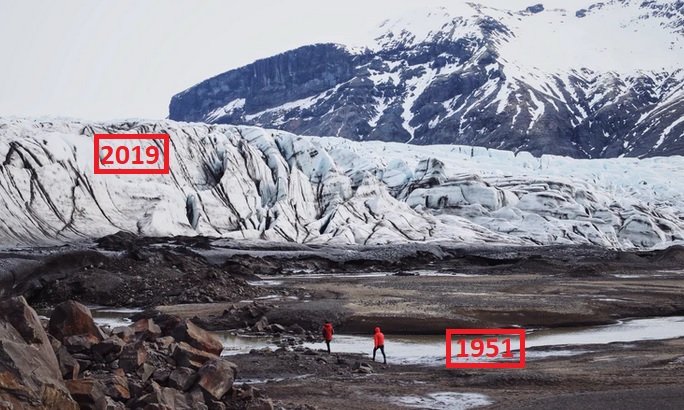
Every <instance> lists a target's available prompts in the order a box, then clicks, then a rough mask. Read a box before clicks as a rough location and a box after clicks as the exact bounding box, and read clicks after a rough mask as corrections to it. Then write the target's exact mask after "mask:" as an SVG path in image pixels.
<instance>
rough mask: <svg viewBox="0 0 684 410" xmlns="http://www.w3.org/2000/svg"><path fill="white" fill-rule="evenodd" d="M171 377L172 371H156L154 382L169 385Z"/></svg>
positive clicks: (153, 377)
mask: <svg viewBox="0 0 684 410" xmlns="http://www.w3.org/2000/svg"><path fill="white" fill-rule="evenodd" d="M170 376H171V370H170V369H166V368H161V369H155V370H154V373H152V380H154V381H155V382H157V383H159V384H163V385H167V384H168V383H169V377H170Z"/></svg>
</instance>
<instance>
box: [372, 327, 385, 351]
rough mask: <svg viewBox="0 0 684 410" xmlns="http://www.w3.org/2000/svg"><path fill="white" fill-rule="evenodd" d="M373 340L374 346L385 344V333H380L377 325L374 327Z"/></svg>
mask: <svg viewBox="0 0 684 410" xmlns="http://www.w3.org/2000/svg"><path fill="white" fill-rule="evenodd" d="M373 341H375V347H380V346H384V345H385V335H384V334H382V332H381V331H380V328H379V327H376V328H375V335H374V336H373Z"/></svg>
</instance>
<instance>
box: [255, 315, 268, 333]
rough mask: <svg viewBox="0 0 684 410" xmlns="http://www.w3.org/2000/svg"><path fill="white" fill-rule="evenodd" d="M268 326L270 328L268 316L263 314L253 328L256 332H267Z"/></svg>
mask: <svg viewBox="0 0 684 410" xmlns="http://www.w3.org/2000/svg"><path fill="white" fill-rule="evenodd" d="M267 328H268V319H267V318H266V316H262V317H261V318H260V319H259V320H257V321H256V323H254V325H253V326H252V330H253V331H255V332H265V331H266V329H267Z"/></svg>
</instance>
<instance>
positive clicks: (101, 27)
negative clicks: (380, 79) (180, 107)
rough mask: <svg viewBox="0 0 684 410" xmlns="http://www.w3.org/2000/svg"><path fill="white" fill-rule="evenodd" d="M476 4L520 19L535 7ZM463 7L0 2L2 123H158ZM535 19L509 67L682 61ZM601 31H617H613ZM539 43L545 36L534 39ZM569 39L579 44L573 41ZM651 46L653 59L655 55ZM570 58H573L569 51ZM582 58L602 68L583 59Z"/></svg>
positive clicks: (156, 0) (366, 2) (314, 0)
mask: <svg viewBox="0 0 684 410" xmlns="http://www.w3.org/2000/svg"><path fill="white" fill-rule="evenodd" d="M475 1H477V2H478V3H482V4H486V5H488V6H493V7H496V8H505V9H510V10H521V9H524V8H525V7H526V6H529V5H531V4H535V3H538V2H539V1H540V0H475ZM594 1H595V0H543V3H544V5H545V7H546V8H547V9H551V8H559V7H562V8H566V9H569V10H577V9H579V8H581V7H586V6H587V5H588V4H591V3H593V2H594ZM634 1H637V0H634ZM464 3H465V1H460V0H345V1H344V2H332V1H321V0H287V1H283V0H251V1H235V0H195V1H192V0H60V1H44V0H0V55H2V60H1V62H0V90H1V91H0V117H1V116H22V117H37V116H50V117H70V118H80V119H85V120H119V119H125V118H146V119H160V118H165V117H166V116H167V115H168V104H169V101H170V99H171V97H172V96H173V95H174V94H177V93H178V92H181V91H183V90H185V89H187V88H188V87H191V86H193V85H195V84H197V83H199V82H201V81H203V80H205V79H207V78H209V77H212V76H215V75H217V74H220V73H223V72H225V71H228V70H230V69H233V68H237V67H241V66H244V65H246V64H249V63H251V62H253V61H255V60H257V59H259V58H266V57H270V56H272V55H274V54H277V53H280V52H284V51H287V50H290V49H293V48H296V47H299V46H302V45H306V44H312V43H319V42H336V43H341V44H347V45H364V44H369V42H370V39H372V38H373V34H377V33H378V29H377V27H378V26H379V25H380V24H381V23H382V22H383V21H385V20H387V19H396V18H398V17H403V18H408V19H409V20H411V19H412V16H415V15H416V13H417V12H418V10H423V11H424V10H425V9H426V8H434V7H437V6H447V7H448V8H450V9H454V10H459V9H463V8H464ZM466 8H468V9H470V8H469V7H466ZM421 14H422V15H424V14H425V13H421ZM457 15H458V14H457ZM544 15H546V14H544ZM544 15H542V14H540V15H539V17H534V18H535V19H536V20H538V22H539V23H540V24H541V25H539V24H536V25H534V24H530V25H527V26H528V27H527V30H521V31H520V32H519V33H518V34H520V38H517V37H516V41H517V42H518V43H520V44H517V47H514V46H516V44H514V43H515V41H514V42H511V47H508V48H509V49H510V50H512V51H511V53H510V54H511V55H509V56H508V57H507V58H508V59H509V60H513V59H518V60H520V59H524V58H523V57H529V58H528V59H529V60H531V63H530V64H535V65H536V64H537V63H539V62H542V63H544V62H554V61H555V60H563V59H565V60H567V59H570V60H572V61H588V60H592V59H595V60H605V61H608V62H610V63H611V64H612V65H613V66H616V67H620V66H622V65H624V64H626V63H631V64H636V65H638V66H641V65H643V64H644V62H645V61H655V63H658V64H660V62H659V61H657V59H656V58H651V55H650V54H653V55H655V56H656V57H658V56H660V55H661V54H662V55H666V56H667V57H668V58H670V59H672V58H674V59H675V60H678V59H679V57H680V56H681V50H682V48H681V46H680V48H679V49H678V50H679V54H676V53H671V52H667V53H665V52H662V50H661V49H662V48H663V47H669V44H670V40H671V37H668V36H667V35H665V37H663V38H662V39H661V40H662V41H659V42H656V41H653V40H655V37H653V36H652V35H651V34H649V33H645V34H644V32H641V31H637V30H634V33H631V37H630V38H626V37H625V33H624V32H623V31H621V30H612V31H611V32H614V33H616V36H614V37H615V38H612V37H611V36H610V35H609V33H607V31H610V30H606V29H605V27H603V22H602V21H601V20H600V19H597V21H598V27H596V28H595V29H596V30H594V31H598V32H601V33H602V34H601V35H600V36H596V35H594V34H592V35H591V36H590V38H588V39H584V38H583V37H582V36H583V35H585V37H586V34H587V33H583V30H585V28H583V27H584V26H582V27H580V26H577V27H579V29H578V30H579V31H577V30H576V32H573V31H572V30H573V27H575V26H576V25H573V24H574V23H573V21H574V20H572V19H566V20H567V21H566V23H567V24H565V25H566V26H568V27H567V29H565V30H563V31H560V30H559V31H558V32H556V31H555V30H556V28H557V27H556V26H557V25H556V24H555V23H554V24H552V23H553V22H545V21H544V18H546V17H543V16H544ZM571 15H574V13H571ZM575 20H578V19H575ZM609 20H611V21H613V23H615V24H619V23H620V21H619V20H617V19H609ZM540 27H541V28H540ZM618 28H619V27H618ZM540 32H543V34H544V35H543V36H540ZM604 32H606V33H604ZM554 33H555V35H554ZM592 33H593V31H592ZM524 34H527V35H526V36H525V35H524ZM661 37H662V33H661ZM579 38H582V40H581V41H578V40H577V39H579ZM525 39H527V40H526V41H523V40H525ZM599 40H603V43H605V44H607V48H608V49H610V48H612V50H608V51H613V56H612V57H616V58H605V57H606V56H607V57H611V56H610V55H608V54H607V48H606V47H598V46H597V44H598V43H600V41H599ZM545 42H546V43H548V44H546V43H545ZM595 43H596V44H595ZM654 43H658V44H659V45H660V46H661V47H660V48H656V47H654ZM559 45H562V46H559ZM599 45H600V44H599ZM615 45H621V46H623V48H624V47H626V49H624V50H623V49H620V48H616V47H615ZM573 46H574V48H575V49H576V50H575V51H576V52H577V53H570V52H569V51H568V50H569V49H570V48H572V47H573ZM589 46H592V47H593V48H595V49H596V53H594V54H597V55H598V56H599V57H602V58H596V57H595V56H594V55H592V54H591V53H589V54H587V50H589V49H591V47H589ZM535 49H536V50H537V51H536V52H535V51H534V50H535ZM510 50H509V51H510ZM635 50H636V51H638V52H639V53H635V52H634V51H635ZM504 51H505V50H502V53H504ZM589 51H591V50H589ZM553 52H555V54H557V55H556V57H557V58H550V57H553V56H550V55H549V53H551V54H553ZM644 52H647V53H646V54H644ZM648 52H650V54H649V53H648ZM504 54H505V53H504ZM582 56H584V57H582ZM561 57H564V58H561ZM619 58H623V59H627V61H620V60H619ZM572 61H571V62H572ZM655 63H654V64H655ZM679 65H681V62H678V66H679ZM611 68H613V67H611Z"/></svg>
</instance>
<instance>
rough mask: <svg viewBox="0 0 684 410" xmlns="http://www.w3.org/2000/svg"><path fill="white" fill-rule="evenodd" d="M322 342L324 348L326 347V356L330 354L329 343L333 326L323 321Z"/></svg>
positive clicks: (327, 321)
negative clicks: (324, 345) (323, 342)
mask: <svg viewBox="0 0 684 410" xmlns="http://www.w3.org/2000/svg"><path fill="white" fill-rule="evenodd" d="M322 333H323V340H325V344H326V346H328V354H330V342H332V338H333V334H334V333H335V331H334V330H333V325H332V323H330V321H329V320H326V321H325V324H323V331H322Z"/></svg>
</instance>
